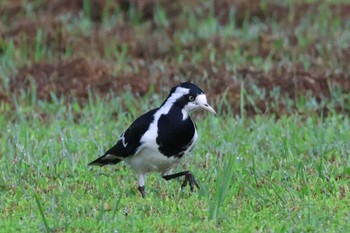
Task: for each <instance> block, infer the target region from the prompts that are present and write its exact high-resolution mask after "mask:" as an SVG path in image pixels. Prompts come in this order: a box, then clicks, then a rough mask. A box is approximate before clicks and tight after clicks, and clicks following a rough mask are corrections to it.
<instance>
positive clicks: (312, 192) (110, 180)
mask: <svg viewBox="0 0 350 233" xmlns="http://www.w3.org/2000/svg"><path fill="white" fill-rule="evenodd" d="M126 96H128V95H127V94H126ZM121 98H123V97H121ZM129 98H130V97H129ZM26 101H27V100H19V103H18V106H17V112H16V113H9V112H7V113H6V112H5V114H1V117H0V124H1V128H2V129H3V133H2V135H1V140H0V141H1V146H0V148H1V149H0V153H1V154H2V163H1V164H0V171H1V172H0V173H1V175H0V177H1V178H0V179H1V180H0V182H1V193H0V195H1V200H4V201H3V202H2V203H1V216H2V221H1V228H2V229H6V231H8V232H9V231H10V232H11V231H26V230H27V229H37V230H42V231H45V230H47V231H51V230H52V231H68V232H76V231H104V232H111V231H113V232H115V231H118V232H124V231H129V230H131V231H141V230H143V231H145V232H151V231H167V232H169V231H170V232H172V231H175V232H183V231H186V232H198V231H204V230H207V231H212V232H214V231H224V232H226V231H233V230H234V231H239V232H251V231H273V232H283V231H291V232H293V231H297V232H301V231H316V232H317V231H323V230H328V231H330V232H346V231H347V230H349V227H350V226H349V224H348V223H349V220H350V215H349V210H348V200H349V188H350V187H349V184H348V179H349V176H350V163H349V159H348V154H349V151H350V144H349V140H348V139H349V138H350V129H349V127H350V126H349V125H350V124H349V119H348V118H346V117H343V116H340V115H333V116H330V117H328V118H326V119H320V118H319V117H316V116H310V117H308V118H307V119H306V120H305V119H303V118H302V117H300V116H297V115H293V116H289V117H283V118H281V119H279V120H276V119H274V118H271V117H269V116H258V117H255V118H247V119H242V118H234V117H232V116H230V115H223V116H222V115H221V116H218V117H215V116H210V115H205V116H204V115H200V116H199V115H198V114H195V116H196V117H195V118H197V125H198V129H199V133H200V141H199V143H198V146H197V148H196V150H195V151H194V152H193V153H191V155H190V156H188V162H189V163H190V164H191V170H192V171H193V173H194V174H195V175H196V177H197V178H198V180H199V182H200V184H201V186H202V189H201V190H200V191H199V192H195V193H190V191H189V190H182V191H181V190H180V185H181V183H180V181H173V182H168V183H167V182H165V181H164V180H163V179H161V177H160V176H159V175H156V174H152V175H150V176H148V178H147V181H146V185H147V186H146V187H147V198H146V199H144V200H143V199H142V198H140V195H139V193H138V191H137V188H136V186H137V184H136V176H135V175H134V174H133V173H132V171H131V170H130V169H129V168H127V167H126V166H125V165H119V166H117V167H106V168H102V169H99V168H89V167H87V163H88V162H89V161H91V160H92V159H94V158H95V157H97V156H98V155H100V154H101V153H103V152H104V150H105V149H107V148H108V147H109V146H111V145H112V144H113V142H114V141H115V139H116V138H117V137H118V135H119V134H120V132H122V129H124V128H125V125H127V124H129V123H130V122H131V120H132V118H134V115H138V114H140V113H141V112H143V111H144V108H145V106H149V105H151V103H148V102H147V100H146V99H143V100H141V101H139V102H137V101H135V102H134V104H133V108H134V111H131V112H133V114H132V115H125V114H122V112H123V111H121V109H119V108H120V107H118V106H120V101H121V99H120V98H114V99H113V100H110V101H107V100H101V99H98V100H96V101H94V100H92V101H91V102H90V103H89V104H87V105H79V104H77V103H74V104H72V105H63V104H62V102H60V101H58V102H57V103H46V102H41V101H39V104H34V105H31V104H28V103H25V102H26ZM144 104H145V106H144ZM153 104H155V106H156V105H157V104H156V103H153ZM28 105H29V106H28ZM129 108H131V105H130V106H129ZM33 110H35V113H33ZM115 112H117V117H116V114H115ZM76 116H79V118H78V119H77V118H76ZM7 119H11V120H10V121H7ZM214 139H215V140H214ZM116 169H117V171H116ZM180 169H181V167H180V168H178V170H179V171H180ZM320 228H322V229H320ZM49 229H50V230H49Z"/></svg>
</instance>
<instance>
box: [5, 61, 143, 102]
mask: <svg viewBox="0 0 350 233" xmlns="http://www.w3.org/2000/svg"><path fill="white" fill-rule="evenodd" d="M144 80H145V79H143V78H140V77H139V76H138V75H130V76H120V77H118V78H116V77H114V76H112V75H110V67H109V66H108V65H107V64H103V63H100V62H88V61H87V60H85V59H83V58H77V59H72V60H67V61H63V62H59V63H57V64H49V63H38V64H34V65H32V66H30V67H24V68H22V69H20V70H19V71H18V73H17V75H16V76H15V77H13V78H12V79H11V81H10V90H11V93H15V94H16V93H19V92H20V91H21V90H25V91H30V89H31V88H32V87H33V85H34V87H35V88H36V92H37V98H39V99H45V100H49V99H50V98H51V93H54V94H56V95H57V96H59V97H60V96H65V97H67V98H69V97H74V98H77V99H86V98H87V97H88V92H89V91H92V92H94V93H96V94H100V95H106V94H108V93H109V92H110V91H113V92H115V93H117V94H118V93H119V92H120V91H123V90H125V88H126V86H130V87H131V89H134V90H137V93H139V94H141V95H142V94H144V93H146V92H147V91H148V85H147V83H145V81H144Z"/></svg>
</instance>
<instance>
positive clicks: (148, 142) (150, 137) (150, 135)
mask: <svg viewBox="0 0 350 233" xmlns="http://www.w3.org/2000/svg"><path fill="white" fill-rule="evenodd" d="M189 92H190V90H189V89H186V88H182V87H178V88H176V91H175V92H174V93H173V94H172V95H171V96H170V97H169V98H168V100H167V101H166V102H165V103H164V105H163V106H162V107H161V108H160V109H158V111H157V112H156V113H155V114H154V119H153V121H152V123H151V124H150V126H149V127H148V130H147V131H146V133H145V134H144V135H143V136H142V138H141V140H140V141H141V144H144V146H147V147H150V148H154V149H155V148H158V145H157V142H156V138H157V135H158V126H157V122H158V120H159V118H160V117H161V116H162V115H163V114H164V115H166V114H168V112H169V111H170V108H171V107H172V106H173V104H174V103H175V102H176V100H178V99H179V98H181V97H182V96H183V95H185V94H187V93H189ZM141 148H143V147H142V146H140V148H138V149H137V152H136V154H137V153H138V152H139V151H140V149H141Z"/></svg>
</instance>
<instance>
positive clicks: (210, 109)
mask: <svg viewBox="0 0 350 233" xmlns="http://www.w3.org/2000/svg"><path fill="white" fill-rule="evenodd" d="M200 106H201V108H203V109H205V110H207V111H209V112H212V113H214V114H215V115H216V112H215V110H214V108H212V106H210V105H209V104H203V105H202V104H201V105H200Z"/></svg>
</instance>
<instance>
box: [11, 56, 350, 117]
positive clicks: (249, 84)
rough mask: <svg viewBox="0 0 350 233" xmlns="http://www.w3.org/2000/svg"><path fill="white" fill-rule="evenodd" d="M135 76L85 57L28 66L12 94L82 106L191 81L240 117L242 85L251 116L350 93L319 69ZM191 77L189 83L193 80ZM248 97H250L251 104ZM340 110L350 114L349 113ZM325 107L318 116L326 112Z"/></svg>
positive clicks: (191, 70)
mask: <svg viewBox="0 0 350 233" xmlns="http://www.w3.org/2000/svg"><path fill="white" fill-rule="evenodd" d="M134 66H135V67H136V66H137V69H138V73H137V74H125V75H120V76H112V75H111V66H109V65H108V64H103V63H101V62H88V61H87V60H85V59H83V58H79V59H72V60H67V61H63V62H60V63H57V64H48V63H39V64H34V65H32V66H30V67H24V68H22V69H20V70H19V72H18V74H17V75H16V76H15V77H13V79H11V82H10V90H11V93H14V94H16V93H18V92H19V91H20V90H28V91H30V89H31V87H32V86H33V84H34V85H35V87H36V89H37V91H36V92H37V97H38V98H39V99H46V100H50V98H51V95H50V94H51V93H55V94H56V95H57V96H65V97H66V98H69V97H74V98H75V99H79V100H82V101H84V99H86V98H87V97H88V92H89V91H91V92H92V93H94V94H98V95H100V96H107V95H108V94H110V93H111V92H114V93H116V95H118V94H120V93H121V92H122V91H125V90H126V89H130V90H131V91H132V92H133V93H134V94H135V95H136V96H137V95H140V96H142V95H144V94H146V93H147V92H148V91H149V88H150V86H151V85H153V86H154V87H155V91H156V92H162V91H168V90H169V89H170V88H171V87H172V86H173V85H176V84H177V83H179V82H181V81H186V80H188V79H190V80H191V81H193V82H195V83H197V84H198V85H199V86H201V87H202V88H203V89H204V90H206V92H207V93H208V95H209V98H210V99H211V100H212V101H217V102H220V101H221V100H222V99H223V98H227V100H228V101H229V106H226V107H230V108H231V110H233V112H235V113H239V112H240V103H241V102H240V99H241V96H242V82H243V84H244V85H243V87H244V91H245V93H246V94H245V96H246V98H245V99H246V100H245V106H244V109H245V111H246V113H247V114H248V115H255V114H264V113H266V114H270V113H275V114H277V115H283V114H288V113H290V111H294V110H295V107H296V106H295V105H293V106H289V105H288V102H285V101H286V100H288V99H293V100H296V99H298V98H300V97H303V96H311V97H313V98H315V101H316V102H317V103H318V104H319V103H321V102H322V101H324V100H330V99H332V90H337V91H340V92H343V93H348V92H350V82H348V80H349V78H350V77H348V76H344V74H333V73H327V72H322V71H320V69H315V71H314V72H312V71H310V72H306V71H304V70H302V68H298V67H294V69H292V70H288V69H285V68H283V69H281V70H271V71H269V72H267V73H266V72H264V71H261V70H254V69H253V68H242V69H238V70H237V71H235V72H228V71H227V69H226V67H223V66H217V65H213V64H210V63H202V64H197V65H194V64H191V63H183V64H180V65H176V64H168V66H167V67H163V69H161V68H160V66H157V65H156V64H153V65H151V64H144V63H142V62H137V61H135V62H134ZM189 77H190V78H189ZM247 96H249V98H250V99H249V100H250V101H248V98H247ZM336 108H338V110H339V111H343V112H348V111H349V109H342V106H340V105H339V106H337V105H336ZM328 110H329V109H328V107H327V106H323V107H321V108H319V109H317V111H320V112H321V111H323V112H328Z"/></svg>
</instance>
